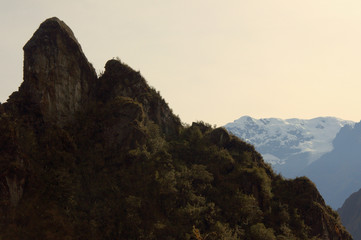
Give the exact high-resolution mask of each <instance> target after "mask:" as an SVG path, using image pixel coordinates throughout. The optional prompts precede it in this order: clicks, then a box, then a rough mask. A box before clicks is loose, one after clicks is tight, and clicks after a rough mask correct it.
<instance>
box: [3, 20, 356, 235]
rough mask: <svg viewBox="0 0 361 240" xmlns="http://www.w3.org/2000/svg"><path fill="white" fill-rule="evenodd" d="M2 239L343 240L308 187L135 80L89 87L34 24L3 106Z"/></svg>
mask: <svg viewBox="0 0 361 240" xmlns="http://www.w3.org/2000/svg"><path fill="white" fill-rule="evenodd" d="M0 166H1V167H0V189H1V191H0V216H1V217H0V239H12V240H17V239H19V240H20V239H21V240H27V239H89V240H93V239H94V240H95V239H198V240H199V239H250V240H258V239H259V240H261V239H262V240H275V239H337V240H344V239H347V240H348V239H352V238H351V236H350V235H349V233H348V232H347V231H346V230H345V229H344V227H343V226H342V224H341V223H340V221H339V217H338V214H337V213H336V212H334V211H333V210H332V209H331V208H330V207H328V206H326V205H325V202H324V200H323V198H322V197H321V195H320V194H319V192H318V191H317V189H316V187H315V185H314V184H313V183H312V182H311V181H310V180H309V179H307V178H305V177H301V178H296V179H284V178H283V177H282V176H280V175H277V174H275V173H274V172H273V170H272V169H271V168H270V166H269V165H268V164H266V163H265V162H264V161H263V159H262V156H261V155H260V154H259V153H258V152H256V151H255V149H254V147H253V146H252V145H250V144H248V143H246V142H243V141H242V140H240V139H239V138H237V137H235V136H233V135H230V134H229V133H228V132H227V131H226V130H225V129H224V128H212V127H211V126H210V125H209V124H205V123H203V122H197V123H193V124H192V125H191V126H184V125H182V124H181V121H180V119H179V118H178V117H177V116H175V115H174V114H173V112H172V110H171V109H170V108H169V106H168V105H167V103H166V102H165V100H164V99H163V98H162V97H161V96H160V94H159V92H157V91H156V90H155V89H153V88H151V87H149V85H148V83H147V82H146V80H145V79H144V78H143V77H142V76H141V74H140V73H139V72H136V71H134V70H133V69H132V68H130V67H129V66H127V65H126V64H124V63H122V62H121V61H120V60H115V59H113V60H109V61H108V62H107V63H106V64H105V71H104V74H102V75H101V76H97V75H96V74H95V71H94V68H93V67H92V66H91V64H90V63H89V62H88V60H87V59H86V57H85V55H84V54H83V52H82V50H81V47H80V44H79V43H78V41H77V39H76V38H75V36H74V34H73V32H72V31H71V30H70V28H69V27H68V26H67V25H66V24H65V23H64V22H62V21H60V20H59V19H57V18H51V19H48V20H46V21H45V22H43V23H42V24H41V25H40V27H39V29H38V30H37V31H36V32H35V33H34V35H33V37H32V38H31V39H30V40H29V42H28V43H27V44H26V45H25V47H24V81H23V83H22V84H21V86H20V88H19V91H17V92H15V93H13V94H12V95H11V96H10V98H9V99H8V101H7V102H6V103H4V104H1V105H0Z"/></svg>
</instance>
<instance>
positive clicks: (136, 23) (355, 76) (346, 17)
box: [0, 0, 361, 126]
mask: <svg viewBox="0 0 361 240" xmlns="http://www.w3.org/2000/svg"><path fill="white" fill-rule="evenodd" d="M53 16H56V17H58V18H59V19H61V20H63V21H64V22H65V23H66V24H67V25H68V26H69V27H70V28H71V29H72V30H73V32H74V34H75V36H76V38H77V39H78V41H79V43H80V44H81V46H82V48H83V51H84V53H85V55H86V56H87V58H88V60H89V61H90V62H91V63H92V64H93V65H94V67H95V69H96V70H97V72H100V71H102V70H103V69H104V65H105V63H106V61H107V60H109V59H112V58H115V57H119V58H120V59H121V60H122V62H125V63H127V64H128V65H130V66H131V67H132V68H133V69H135V70H137V71H138V70H139V71H140V72H141V74H142V75H143V77H144V78H145V79H146V80H147V81H148V83H149V85H151V86H153V87H155V88H156V89H157V90H159V91H160V93H161V95H162V96H163V97H164V98H165V100H166V101H167V102H168V103H169V105H170V107H171V108H172V109H173V111H174V113H175V114H177V115H179V116H180V118H181V119H182V121H183V122H186V123H191V122H192V121H197V120H203V121H205V122H208V123H210V124H212V125H213V124H217V125H218V126H220V125H224V124H226V123H228V122H232V121H233V120H235V119H237V118H239V117H241V116H243V115H249V116H252V117H255V118H267V117H278V118H293V117H296V118H313V117H319V116H335V117H339V118H342V119H347V120H354V121H360V119H361V107H360V106H361V94H360V91H361V1H360V0H225V1H219V0H129V1H125V0H102V1H99V0H76V1H74V0H62V1H49V0H0V33H1V44H0V70H1V77H0V101H1V102H4V101H6V99H7V98H8V96H9V95H10V94H11V93H12V92H13V91H15V90H17V88H18V87H19V86H20V84H21V82H22V64H23V50H22V47H23V46H24V45H25V43H26V42H27V41H28V40H29V39H30V38H31V36H32V34H33V33H34V32H35V30H36V29H37V28H38V27H39V25H40V23H41V22H43V21H44V20H45V19H47V18H50V17H53Z"/></svg>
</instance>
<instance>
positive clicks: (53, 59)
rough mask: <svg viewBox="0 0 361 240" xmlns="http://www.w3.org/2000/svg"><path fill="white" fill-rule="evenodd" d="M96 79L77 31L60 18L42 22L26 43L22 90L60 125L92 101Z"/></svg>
mask: <svg viewBox="0 0 361 240" xmlns="http://www.w3.org/2000/svg"><path fill="white" fill-rule="evenodd" d="M96 79H97V76H96V73H95V70H94V68H93V67H92V66H91V64H90V63H89V62H88V61H87V59H86V57H85V55H84V54H83V52H82V49H81V47H80V45H79V43H78V41H77V40H76V38H75V36H74V34H73V32H72V31H71V30H70V28H69V27H68V26H67V25H66V24H65V23H64V22H62V21H60V20H59V19H57V18H51V19H48V20H46V21H45V22H44V23H42V24H41V26H40V28H39V29H38V30H37V31H36V32H35V33H34V35H33V37H32V38H31V39H30V40H29V41H28V43H26V45H25V46H24V82H23V84H22V85H21V87H20V90H19V92H20V94H21V97H22V98H26V99H24V100H26V101H27V102H28V104H32V105H34V107H35V108H37V110H38V111H39V113H40V114H42V115H43V117H44V120H45V121H52V122H54V123H56V124H60V125H64V124H65V123H66V122H68V121H70V120H71V119H72V117H73V115H74V113H75V112H77V111H79V110H80V109H81V108H82V106H84V103H86V102H87V101H88V99H89V95H90V89H91V88H92V87H93V85H94V84H95V81H96ZM33 111H34V109H33Z"/></svg>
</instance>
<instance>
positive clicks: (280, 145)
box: [225, 116, 354, 178]
mask: <svg viewBox="0 0 361 240" xmlns="http://www.w3.org/2000/svg"><path fill="white" fill-rule="evenodd" d="M345 125H354V122H352V121H345V120H342V119H338V118H334V117H319V118H314V119H310V120H304V119H297V118H293V119H286V120H283V119H279V118H264V119H254V118H251V117H249V116H244V117H241V118H239V119H237V120H235V121H234V122H232V123H228V124H226V125H225V128H226V129H227V130H228V131H230V132H231V133H233V134H234V135H236V136H237V137H239V138H241V139H243V140H245V141H246V142H248V143H251V144H253V145H254V146H255V148H256V150H257V151H259V152H260V153H261V154H262V156H263V158H264V159H265V161H266V162H269V163H271V164H272V167H273V168H274V169H275V170H276V171H277V172H280V173H282V175H283V176H285V177H289V178H293V177H296V176H300V175H302V169H304V168H305V167H306V166H308V165H309V164H310V163H312V162H314V161H315V160H317V159H318V158H320V157H321V156H322V155H323V154H325V153H327V152H330V151H331V150H332V149H333V146H332V141H333V139H334V138H335V136H336V134H337V133H338V132H339V130H340V129H341V127H343V126H345Z"/></svg>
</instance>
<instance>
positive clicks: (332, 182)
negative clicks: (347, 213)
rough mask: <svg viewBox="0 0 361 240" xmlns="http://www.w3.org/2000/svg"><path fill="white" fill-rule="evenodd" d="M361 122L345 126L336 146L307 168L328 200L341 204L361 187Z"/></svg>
mask: <svg viewBox="0 0 361 240" xmlns="http://www.w3.org/2000/svg"><path fill="white" fill-rule="evenodd" d="M360 169H361V123H357V124H355V125H354V126H353V127H352V126H345V127H343V128H341V130H340V132H339V133H338V134H337V136H336V138H335V139H334V140H333V150H332V151H331V152H329V153H326V154H324V155H323V156H322V157H321V158H320V159H319V160H317V161H315V162H313V163H312V164H311V165H309V166H308V167H307V168H306V169H304V170H303V173H304V175H306V176H307V177H309V178H310V179H311V180H312V181H313V182H315V183H316V185H317V188H318V189H319V191H320V193H321V194H322V196H323V197H324V198H325V199H326V202H327V203H328V204H330V205H331V206H332V207H333V208H334V209H337V208H339V207H341V205H342V203H343V202H344V201H345V199H346V198H347V197H348V196H350V194H351V193H353V192H356V191H357V190H359V189H360V188H361V171H360Z"/></svg>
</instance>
